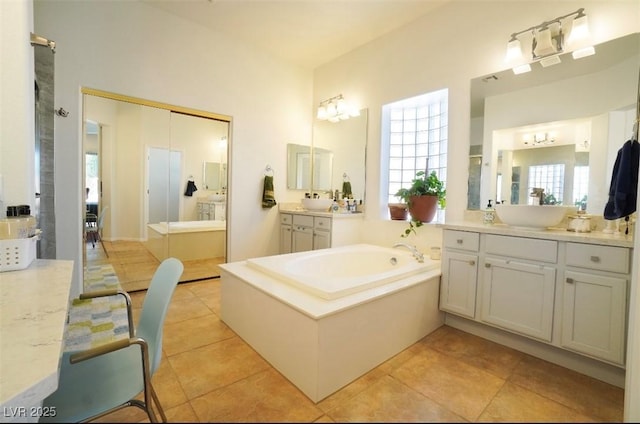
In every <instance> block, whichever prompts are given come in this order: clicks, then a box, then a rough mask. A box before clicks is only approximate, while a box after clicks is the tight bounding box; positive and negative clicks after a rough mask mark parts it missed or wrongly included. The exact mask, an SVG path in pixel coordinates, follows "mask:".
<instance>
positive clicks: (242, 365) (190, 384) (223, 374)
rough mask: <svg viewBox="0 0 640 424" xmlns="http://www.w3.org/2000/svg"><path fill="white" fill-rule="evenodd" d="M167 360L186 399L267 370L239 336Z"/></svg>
mask: <svg viewBox="0 0 640 424" xmlns="http://www.w3.org/2000/svg"><path fill="white" fill-rule="evenodd" d="M168 358H169V363H170V364H171V366H172V367H173V370H174V371H175V373H176V375H177V376H178V379H179V380H180V384H181V385H182V388H183V389H184V391H185V393H186V395H187V398H188V399H189V400H192V399H195V398H196V397H198V396H202V395H203V394H205V393H208V392H210V391H213V390H216V389H219V388H220V387H224V386H227V385H229V384H232V383H235V382H237V381H240V380H242V379H243V378H247V377H249V376H251V375H253V374H256V373H258V372H261V371H264V370H266V369H268V368H269V367H270V366H269V364H268V363H267V362H266V361H265V360H264V359H262V357H261V356H260V355H258V354H257V353H256V352H255V351H254V350H253V349H251V348H250V347H249V346H248V345H247V344H246V343H245V342H243V341H242V340H240V338H238V337H233V338H231V339H227V340H223V341H220V342H218V343H213V344H209V345H206V346H203V347H200V348H197V349H193V350H190V351H188V352H183V353H179V354H176V355H173V356H169V357H168Z"/></svg>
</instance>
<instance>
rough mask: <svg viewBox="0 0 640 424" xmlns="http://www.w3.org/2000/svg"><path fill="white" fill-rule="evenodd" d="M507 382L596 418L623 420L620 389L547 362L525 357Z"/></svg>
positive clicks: (613, 420)
mask: <svg viewBox="0 0 640 424" xmlns="http://www.w3.org/2000/svg"><path fill="white" fill-rule="evenodd" d="M509 381H511V382H512V383H514V384H518V385H519V386H522V387H524V388H527V389H529V390H531V391H533V392H536V393H538V394H540V395H542V396H545V397H547V398H549V399H552V400H555V401H556V402H558V403H561V404H563V405H566V406H568V407H570V408H573V409H575V410H576V411H578V412H580V413H582V414H585V415H588V416H591V417H594V418H595V419H596V420H603V421H609V422H621V421H622V419H623V412H622V411H623V407H624V390H623V389H621V388H619V387H615V386H612V385H610V384H607V383H604V382H602V381H599V380H596V379H593V378H590V377H587V376H586V375H583V374H580V373H577V372H575V371H572V370H570V369H567V368H564V367H561V366H558V365H555V364H552V363H550V362H547V361H543V360H541V359H537V358H534V357H532V356H526V357H525V358H524V359H523V360H522V362H521V363H520V364H519V365H518V366H517V367H516V369H515V370H514V373H513V375H512V376H511V378H510V379H509Z"/></svg>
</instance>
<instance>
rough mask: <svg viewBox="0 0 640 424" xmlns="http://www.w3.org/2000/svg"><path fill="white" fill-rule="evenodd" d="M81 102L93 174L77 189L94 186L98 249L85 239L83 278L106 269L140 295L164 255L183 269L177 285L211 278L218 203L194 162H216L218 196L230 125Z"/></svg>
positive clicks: (216, 256)
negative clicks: (94, 167) (88, 124)
mask: <svg viewBox="0 0 640 424" xmlns="http://www.w3.org/2000/svg"><path fill="white" fill-rule="evenodd" d="M83 94H84V95H83V115H84V116H83V120H84V122H94V123H96V125H97V128H98V129H99V131H97V134H96V135H93V134H85V139H84V140H83V145H84V149H85V152H87V153H89V152H91V153H92V154H94V155H95V157H96V161H97V168H98V170H99V171H98V172H97V173H95V175H94V173H91V174H90V173H87V177H85V181H86V182H87V183H91V186H92V187H97V191H98V193H97V203H98V207H97V210H98V211H99V212H98V217H97V220H98V223H99V224H98V225H99V226H100V235H101V236H102V239H103V241H104V246H105V249H104V251H103V249H102V246H101V245H100V244H98V243H96V244H95V247H94V246H93V243H91V241H90V240H87V243H86V249H85V265H86V266H87V268H86V270H85V272H90V271H88V270H89V269H94V268H95V269H98V270H102V271H104V270H107V271H108V269H107V268H106V267H110V269H111V271H110V272H112V273H115V274H116V275H117V276H118V280H119V282H120V284H121V286H122V287H123V288H124V289H125V290H127V291H135V290H144V289H146V288H147V287H148V284H149V282H150V279H151V276H152V275H153V272H154V271H155V269H156V268H157V265H158V264H159V263H160V261H162V260H163V259H164V258H166V257H168V256H173V257H177V258H178V259H180V260H181V261H182V262H183V263H184V265H185V268H184V272H183V275H182V278H181V282H185V281H193V280H198V279H204V278H211V277H215V276H216V275H219V269H218V267H217V265H218V264H220V263H223V262H225V260H226V219H225V216H226V204H225V203H224V199H222V200H221V199H215V200H214V199H212V198H211V197H210V196H211V195H212V194H214V193H216V192H217V191H218V190H213V189H208V188H207V182H206V176H207V174H208V173H207V171H206V170H204V169H203V162H202V161H203V160H204V161H206V162H209V163H214V164H217V179H216V184H218V185H219V187H220V188H219V190H225V189H226V169H227V168H226V164H227V151H228V147H227V137H228V132H229V122H230V118H228V117H225V116H223V115H217V114H212V113H208V112H202V111H195V110H191V109H185V108H181V107H177V106H170V105H166V104H162V103H155V102H150V101H146V100H142V99H135V98H131V97H127V96H121V95H116V94H111V93H105V92H101V91H98V90H92V89H83ZM92 127H93V128H95V127H96V126H95V125H94V126H92ZM212 140H221V141H220V142H214V141H212ZM205 167H206V166H205ZM214 168H215V167H214ZM203 170H204V173H203V174H201V172H203ZM213 174H215V172H214V173H212V176H213ZM90 178H93V179H96V181H90ZM84 198H85V197H84V196H83V199H84ZM92 199H94V198H93V197H92ZM85 225H86V224H85ZM107 254H108V256H107ZM93 265H100V266H99V267H97V268H96V267H93ZM87 277H88V278H93V277H95V276H93V275H87V276H85V278H87Z"/></svg>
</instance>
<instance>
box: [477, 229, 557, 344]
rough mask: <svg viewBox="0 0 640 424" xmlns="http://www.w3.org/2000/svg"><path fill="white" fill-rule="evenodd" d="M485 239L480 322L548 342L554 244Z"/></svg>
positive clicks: (550, 329)
mask: <svg viewBox="0 0 640 424" xmlns="http://www.w3.org/2000/svg"><path fill="white" fill-rule="evenodd" d="M485 237H486V239H485V246H484V247H485V256H484V269H483V273H482V275H483V279H482V302H481V308H480V319H481V320H482V321H484V322H487V323H489V324H493V325H496V326H499V327H502V328H504V329H507V330H511V331H515V332H517V333H520V334H523V335H526V336H530V337H534V338H536V339H540V340H543V341H545V342H551V336H552V330H553V311H554V297H555V280H556V263H557V260H558V259H557V258H558V242H557V241H552V240H539V239H528V238H521V237H509V236H501V235H494V234H487V235H486V236H485Z"/></svg>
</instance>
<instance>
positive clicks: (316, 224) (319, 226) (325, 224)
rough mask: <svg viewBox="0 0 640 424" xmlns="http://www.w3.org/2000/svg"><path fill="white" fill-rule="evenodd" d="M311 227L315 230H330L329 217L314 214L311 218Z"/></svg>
mask: <svg viewBox="0 0 640 424" xmlns="http://www.w3.org/2000/svg"><path fill="white" fill-rule="evenodd" d="M313 228H315V229H316V230H324V231H330V230H331V218H325V217H321V216H316V217H314V218H313Z"/></svg>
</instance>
